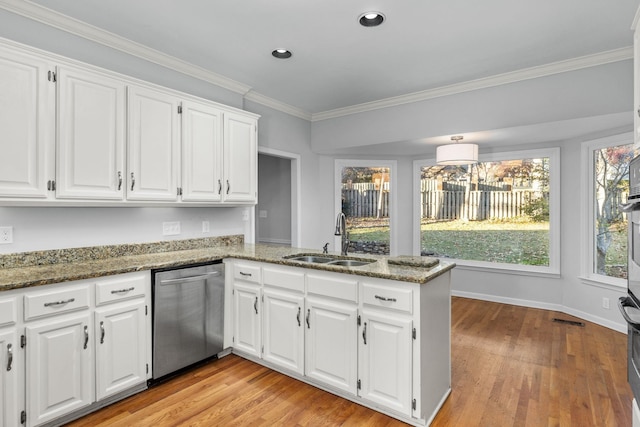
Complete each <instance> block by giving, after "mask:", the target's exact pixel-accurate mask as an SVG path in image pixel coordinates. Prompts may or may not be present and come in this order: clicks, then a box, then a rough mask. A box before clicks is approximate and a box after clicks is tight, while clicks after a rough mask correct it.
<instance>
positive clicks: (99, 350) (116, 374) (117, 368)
mask: <svg viewBox="0 0 640 427" xmlns="http://www.w3.org/2000/svg"><path fill="white" fill-rule="evenodd" d="M95 326H96V327H95V337H96V339H95V343H96V399H97V400H101V399H104V398H105V397H108V396H111V395H113V394H116V393H118V392H120V391H123V390H125V389H127V388H129V387H133V386H135V385H137V384H140V383H143V382H145V381H146V377H147V375H146V361H147V354H146V350H145V349H146V342H147V334H146V319H145V302H144V300H140V301H132V302H129V303H121V304H117V305H116V306H114V307H110V308H102V309H98V310H96V323H95Z"/></svg>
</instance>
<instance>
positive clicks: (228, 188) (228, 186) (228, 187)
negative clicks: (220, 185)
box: [227, 180, 231, 194]
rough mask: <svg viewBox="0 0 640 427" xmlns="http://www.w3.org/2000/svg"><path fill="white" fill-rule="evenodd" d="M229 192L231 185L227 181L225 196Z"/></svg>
mask: <svg viewBox="0 0 640 427" xmlns="http://www.w3.org/2000/svg"><path fill="white" fill-rule="evenodd" d="M229 190H231V184H229V180H227V194H229Z"/></svg>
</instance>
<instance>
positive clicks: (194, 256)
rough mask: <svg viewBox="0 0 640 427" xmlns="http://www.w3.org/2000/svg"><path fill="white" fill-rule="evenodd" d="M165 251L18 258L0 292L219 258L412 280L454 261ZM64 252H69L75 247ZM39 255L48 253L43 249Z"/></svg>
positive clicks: (239, 248) (271, 250)
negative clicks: (320, 260)
mask: <svg viewBox="0 0 640 427" xmlns="http://www.w3.org/2000/svg"><path fill="white" fill-rule="evenodd" d="M227 243H228V242H227ZM130 246H131V245H129V246H127V249H130ZM114 247H115V246H114ZM110 248H113V247H110ZM118 248H119V246H118ZM83 249H85V250H86V249H93V248H83ZM163 250H164V251H162V252H151V251H150V252H151V253H135V254H134V255H129V254H128V253H130V252H144V248H143V249H141V250H137V251H133V250H132V251H127V250H122V249H119V250H118V251H115V254H114V252H113V251H111V252H110V256H105V257H98V259H83V258H82V257H79V259H73V257H71V258H70V259H64V260H62V262H56V260H55V259H53V260H48V261H47V262H39V263H33V264H35V265H29V263H25V264H24V265H19V263H14V265H10V266H9V267H7V266H6V264H5V265H3V266H2V267H3V268H2V269H1V270H0V291H7V290H11V289H19V288H26V287H31V286H40V285H47V284H52V283H59V282H66V281H72V280H81V279H90V278H94V277H100V276H108V275H113V274H121V273H129V272H133V271H143V270H152V269H160V268H171V267H179V266H182V265H189V264H198V263H204V262H209V261H214V260H220V259H223V258H236V259H245V260H250V261H260V262H268V263H273V264H280V265H288V266H293V267H304V268H310V269H316V270H323V271H333V272H338V273H346V274H355V275H360V276H367V277H377V278H382V279H390V280H399V281H404V282H413V283H427V282H428V281H430V280H431V279H433V278H435V277H437V276H439V275H441V274H443V273H444V272H446V271H449V270H450V269H452V268H453V267H454V266H455V264H453V263H446V262H439V261H438V259H436V258H431V257H405V256H402V257H384V256H369V255H362V254H349V257H351V258H360V259H364V258H366V259H373V260H375V262H373V263H371V264H367V265H364V266H359V267H344V266H337V265H327V264H316V263H309V262H302V261H293V260H289V259H287V258H285V257H287V256H291V255H294V254H314V255H320V254H322V252H321V251H319V250H310V249H299V248H289V247H282V246H270V245H262V244H257V245H253V244H244V243H242V242H241V241H240V242H233V244H213V245H211V246H209V247H202V248H193V249H189V248H187V249H184V248H179V250H166V248H165V249H163ZM67 251H68V252H71V253H73V250H67ZM94 252H95V251H94ZM38 254H39V255H41V254H45V255H46V251H45V252H41V253H38ZM329 255H330V256H332V257H339V255H338V254H336V253H330V254H329ZM27 256H28V255H25V256H24V257H23V258H25V257H27ZM85 258H86V257H85Z"/></svg>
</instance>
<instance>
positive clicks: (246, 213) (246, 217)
mask: <svg viewBox="0 0 640 427" xmlns="http://www.w3.org/2000/svg"><path fill="white" fill-rule="evenodd" d="M242 220H243V221H249V209H243V210H242Z"/></svg>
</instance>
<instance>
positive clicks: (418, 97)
mask: <svg viewBox="0 0 640 427" xmlns="http://www.w3.org/2000/svg"><path fill="white" fill-rule="evenodd" d="M632 58H633V48H632V47H623V48H620V49H614V50H609V51H605V52H600V53H596V54H592V55H586V56H580V57H578V58H571V59H567V60H564V61H558V62H552V63H550V64H544V65H539V66H536V67H531V68H525V69H522V70H517V71H511V72H508V73H503V74H496V75H494V76H489V77H484V78H481V79H476V80H469V81H466V82H462V83H455V84H452V85H448V86H441V87H437V88H434V89H428V90H423V91H420V92H414V93H410V94H406V95H400V96H394V97H391V98H386V99H380V100H377V101H372V102H365V103H363V104H358V105H351V106H349V107H344V108H336V109H334V110H329V111H323V112H320V113H314V114H313V115H312V121H314V122H318V121H321V120H327V119H334V118H337V117H343V116H348V115H351V114H357V113H364V112H367V111H372V110H379V109H381V108H388V107H396V106H398V105H403V104H410V103H413V102H420V101H426V100H429V99H433V98H440V97H443V96H450V95H455V94H458V93H464V92H470V91H474V90H478V89H486V88H490V87H495V86H500V85H505V84H509V83H516V82H520V81H523V80H531V79H536V78H539V77H546V76H550V75H553V74H559V73H566V72H569V71H577V70H581V69H583V68H589V67H595V66H598V65H604V64H609V63H612V62H618V61H626V60H628V59H632Z"/></svg>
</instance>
